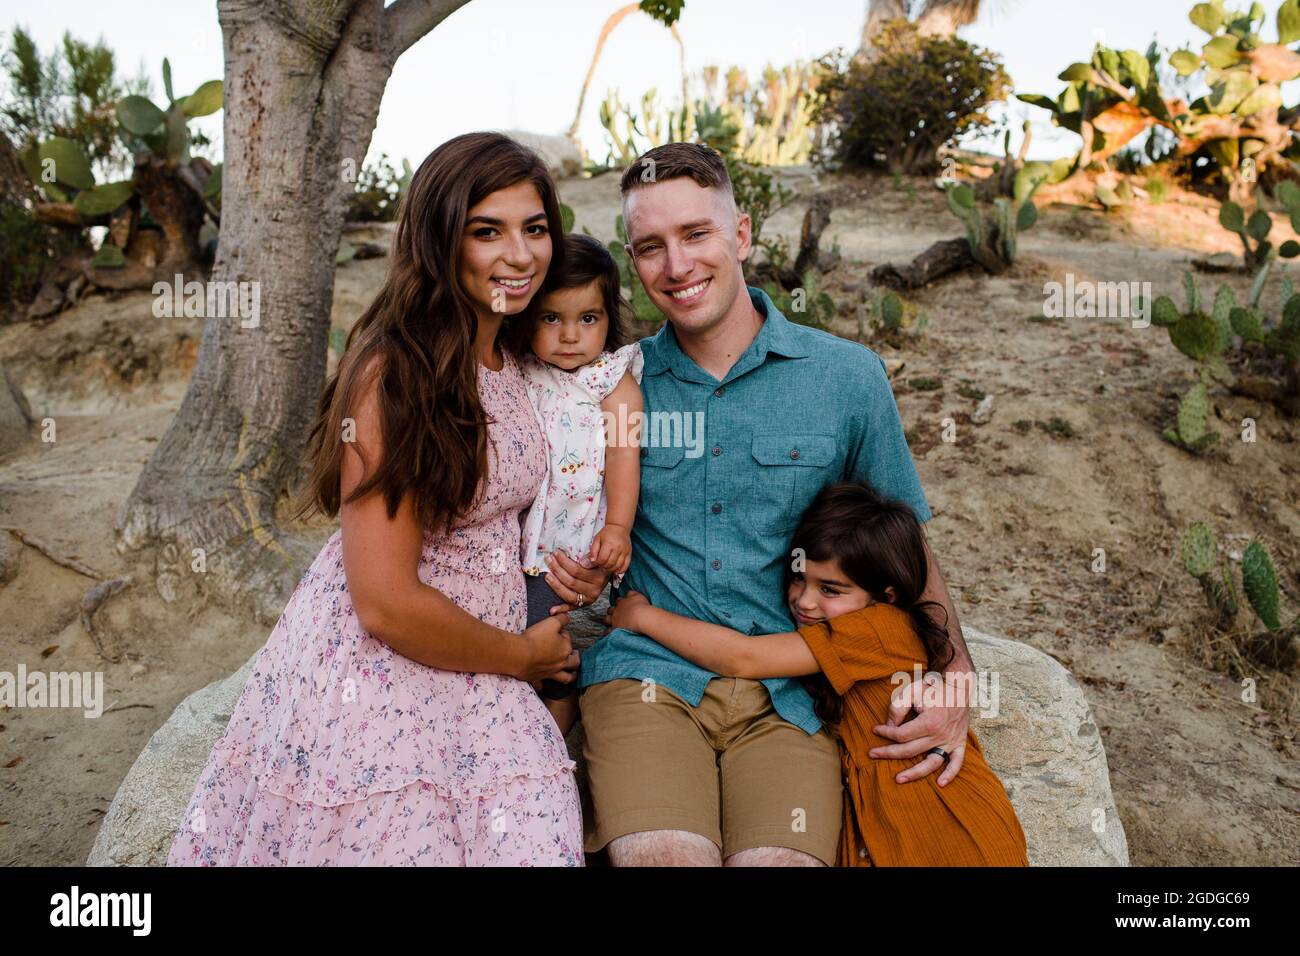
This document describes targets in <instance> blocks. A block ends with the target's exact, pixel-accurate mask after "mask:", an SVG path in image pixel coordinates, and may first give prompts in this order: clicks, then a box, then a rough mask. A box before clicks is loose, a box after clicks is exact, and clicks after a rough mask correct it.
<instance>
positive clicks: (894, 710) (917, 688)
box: [868, 672, 970, 787]
mask: <svg viewBox="0 0 1300 956" xmlns="http://www.w3.org/2000/svg"><path fill="white" fill-rule="evenodd" d="M966 686H970V685H968V684H966V683H965V681H964V675H962V674H960V673H953V672H949V673H948V674H944V675H942V680H941V675H938V674H934V673H930V674H927V675H926V676H925V677H924V678H923V679H922V680H919V681H909V682H908V683H907V684H904V685H903V686H902V687H900V688H899V689H898V690H896V691H895V692H894V698H893V702H892V703H891V704H890V705H889V716H888V717H887V718H886V720H885V723H883V724H877V725H876V726H875V727H873V728H872V730H874V731H875V732H876V733H878V734H879V735H880V736H882V737H887V738H889V739H890V740H893V741H896V743H893V744H890V745H888V746H885V747H875V748H873V749H871V750H870V751H868V755H869V756H871V757H876V758H895V759H897V758H902V757H917V756H921V755H923V754H925V752H926V751H927V750H929V749H930V748H932V747H942V748H943V749H944V750H946V751H947V752H948V761H947V763H948V766H947V767H944V771H943V773H941V774H940V775H939V786H941V787H943V786H947V784H948V782H949V781H951V780H952V779H953V778H954V777H955V776H957V774H958V773H959V772H960V771H961V765H962V761H963V760H964V759H965V757H966V731H967V729H968V728H969V727H970V707H969V701H967V700H966V699H965V693H964V690H963V688H964V687H966ZM927 698H928V701H927ZM936 698H938V699H937V700H936ZM912 711H916V716H915V717H913V718H912V719H911V720H908V721H907V722H906V723H904V722H903V721H904V720H906V718H907V715H908V714H909V713H911V712H912ZM943 766H944V759H943V758H942V757H940V756H939V755H938V754H928V755H925V756H924V757H923V759H921V760H919V761H917V763H916V764H915V765H914V766H911V767H909V768H908V769H906V770H904V771H902V772H901V773H899V774H898V776H896V777H895V778H894V780H895V782H897V783H908V782H909V781H912V780H919V779H921V778H922V777H925V776H928V775H930V774H931V773H934V771H936V770H938V769H939V768H940V767H943Z"/></svg>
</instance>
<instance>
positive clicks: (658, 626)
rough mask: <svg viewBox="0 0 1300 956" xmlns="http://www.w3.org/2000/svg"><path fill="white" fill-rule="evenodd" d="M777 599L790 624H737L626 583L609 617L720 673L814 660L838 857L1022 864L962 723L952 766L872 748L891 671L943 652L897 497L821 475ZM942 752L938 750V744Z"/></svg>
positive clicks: (759, 674)
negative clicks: (672, 607) (841, 792)
mask: <svg viewBox="0 0 1300 956" xmlns="http://www.w3.org/2000/svg"><path fill="white" fill-rule="evenodd" d="M790 548H791V553H792V554H795V555H797V556H799V557H798V559H797V560H796V561H794V562H792V565H794V566H793V567H790V566H787V569H786V602H787V605H788V608H789V611H790V616H791V618H792V619H793V620H794V621H795V622H796V624H797V626H798V630H797V631H792V632H790V633H787V634H768V635H763V636H754V637H749V636H746V635H745V634H742V633H740V632H739V631H733V630H731V629H729V628H724V627H719V626H717V625H715V624H709V623H706V622H703V621H696V620H692V619H690V618H686V617H681V616H679V615H676V614H672V613H669V612H667V611H664V610H662V609H660V608H655V607H652V606H651V605H650V604H649V603H648V602H647V601H646V599H645V597H644V595H641V594H638V593H637V592H635V591H632V592H629V593H628V595H626V596H624V597H623V598H622V599H621V600H619V601H618V602H617V603H616V604H615V606H614V609H613V613H612V615H611V617H612V621H613V626H614V627H625V628H628V629H630V630H633V631H637V632H639V633H642V634H646V635H648V636H649V637H652V638H654V639H655V640H656V641H658V642H659V643H661V644H663V645H664V646H665V647H668V648H670V649H671V650H673V651H675V652H676V653H678V654H680V655H681V656H683V657H685V658H687V659H688V660H692V661H694V662H695V663H697V664H699V665H700V666H701V667H707V668H708V669H710V670H712V671H713V672H715V673H716V674H719V675H720V676H723V677H743V678H749V679H758V678H764V677H797V676H803V675H810V674H816V675H818V676H817V677H816V678H813V679H810V680H809V681H807V682H806V684H807V685H808V687H809V690H810V692H811V693H812V694H813V697H814V699H815V701H816V704H817V713H818V715H819V716H820V717H821V718H822V720H823V721H825V722H826V724H827V725H828V727H830V728H831V730H832V732H833V733H835V734H836V736H838V737H839V739H840V745H841V758H842V763H843V768H844V774H845V777H846V781H847V784H848V789H847V791H846V793H845V799H844V816H843V823H842V829H841V836H840V851H839V865H840V866H871V865H875V866H1028V865H1029V861H1028V855H1027V848H1026V845H1025V835H1024V832H1023V831H1022V830H1021V827H1020V822H1019V820H1017V819H1016V814H1015V810H1014V809H1012V806H1011V801H1010V800H1009V799H1008V798H1007V794H1006V791H1005V790H1004V789H1003V787H1002V783H1001V781H999V780H998V778H997V777H996V776H995V775H994V773H993V771H992V770H991V769H989V766H988V763H987V762H986V761H985V760H984V754H983V751H982V750H981V749H980V744H979V741H978V740H977V739H976V737H975V733H974V731H969V732H968V733H967V736H966V751H965V756H964V761H963V763H962V765H961V769H960V772H959V773H958V774H957V776H956V777H954V778H953V779H952V780H951V781H949V782H948V783H947V784H946V785H945V786H943V787H940V786H939V785H938V775H937V773H931V774H930V775H928V776H925V777H921V778H919V779H915V780H912V781H909V782H907V783H901V784H900V783H897V782H896V777H897V775H898V774H899V773H900V772H902V771H903V770H906V769H907V768H908V767H911V766H914V765H915V764H916V762H917V759H916V758H914V757H913V758H905V759H883V758H881V759H873V758H872V757H870V756H868V752H869V751H870V750H871V749H873V748H875V747H884V746H888V745H890V744H892V743H893V741H891V740H889V739H887V738H885V737H882V736H880V735H879V734H877V733H875V732H874V729H873V728H875V727H876V726H879V725H883V724H885V723H886V719H887V717H888V714H889V705H890V702H891V699H892V693H893V690H894V685H895V684H896V683H897V682H898V681H899V679H900V675H902V677H903V679H906V678H910V677H911V675H912V674H913V668H914V667H915V666H916V665H918V664H920V665H921V666H922V667H923V668H927V669H931V670H941V669H942V668H943V667H945V666H946V665H947V664H948V663H949V662H950V661H951V659H952V646H951V643H950V641H949V638H948V634H947V631H946V630H945V629H944V628H943V627H941V626H939V625H938V624H937V623H936V622H934V621H933V620H932V619H931V618H930V616H929V615H928V613H926V611H925V605H927V604H930V603H932V602H929V601H922V600H921V595H922V593H923V592H924V591H925V584H926V577H927V569H928V563H927V557H926V551H925V542H924V536H923V532H922V530H921V526H920V524H918V523H917V520H916V517H915V515H913V513H912V511H911V509H910V508H908V507H907V505H905V504H902V503H900V502H894V501H887V500H884V499H882V498H880V497H879V496H878V495H877V494H876V493H875V492H874V491H872V490H871V488H870V487H868V486H867V485H865V484H862V483H859V482H841V483H839V484H834V485H830V486H828V487H827V488H824V489H823V490H822V491H821V492H820V494H818V496H817V497H816V498H815V499H814V500H813V502H812V504H811V505H809V507H808V510H807V511H806V512H805V513H804V515H803V518H802V520H801V521H800V523H799V526H798V528H797V529H796V530H795V533H794V537H793V539H792V540H791V542H790ZM941 755H942V754H941Z"/></svg>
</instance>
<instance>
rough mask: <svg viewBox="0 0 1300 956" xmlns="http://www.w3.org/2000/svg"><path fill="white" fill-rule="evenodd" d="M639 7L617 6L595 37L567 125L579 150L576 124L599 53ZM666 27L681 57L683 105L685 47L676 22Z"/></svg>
mask: <svg viewBox="0 0 1300 956" xmlns="http://www.w3.org/2000/svg"><path fill="white" fill-rule="evenodd" d="M640 9H641V4H639V3H629V4H628V5H627V6H625V7H619V9H617V10H615V11H614V12H613V13H611V14H610V15H609V19H608V20H606V21H605V25H604V26H603V27H601V28H600V36H599V37H597V38H596V49H595V51H594V52H593V53H592V54H591V63H590V64H588V66H587V75H586V76H585V77H583V80H582V92H581V93H579V94H578V108H577V110H575V111H574V114H573V125H571V126H570V127H569V133H568V136H569V139H570V140H572V141H573V144H574V145H575V146H577V147H578V148H579V150H581V149H582V145H581V144H580V143H579V142H578V124H579V123H581V122H582V107H583V105H584V104H585V103H586V102H587V90H588V89H589V88H590V86H591V78H592V76H593V75H595V73H596V64H597V63H599V62H600V54H601V52H602V51H603V50H604V49H605V41H606V40H608V39H609V35H610V34H611V33H613V32H614V28H615V27H616V26H618V25H619V24H620V23H622V22H623V20H625V19H626V18H627V16H628V15H629V14H633V13H636V12H637V11H638V10H640ZM668 29H669V30H670V31H672V35H673V39H674V40H676V41H677V52H678V55H679V57H680V59H681V69H682V104H683V106H685V104H686V102H687V90H686V47H685V46H684V45H683V44H682V37H681V34H680V33H678V32H677V24H675V23H674V24H672V25H670V26H669V27H668Z"/></svg>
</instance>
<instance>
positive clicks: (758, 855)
mask: <svg viewBox="0 0 1300 956" xmlns="http://www.w3.org/2000/svg"><path fill="white" fill-rule="evenodd" d="M722 865H723V866H825V865H826V864H825V863H823V862H822V861H821V860H819V859H817V857H815V856H813V855H812V854H811V853H804V852H803V851H802V850H793V849H791V848H790V847H788V846H756V847H752V848H751V849H748V850H741V851H740V852H739V853H733V854H731V856H729V857H727V859H726V861H725V862H724V863H723V864H722Z"/></svg>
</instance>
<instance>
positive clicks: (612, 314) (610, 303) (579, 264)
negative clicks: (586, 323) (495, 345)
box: [508, 232, 631, 355]
mask: <svg viewBox="0 0 1300 956" xmlns="http://www.w3.org/2000/svg"><path fill="white" fill-rule="evenodd" d="M589 282H595V283H598V285H599V288H600V298H601V304H602V305H604V307H605V314H606V315H607V316H609V325H608V327H607V328H606V330H605V344H604V346H602V348H603V350H604V351H606V352H614V351H617V350H618V349H620V348H622V347H623V346H624V345H627V344H628V342H629V341H631V340H630V338H629V336H628V322H627V316H628V313H629V311H630V307H629V306H628V305H627V303H626V302H625V301H624V299H623V289H622V276H620V275H619V271H618V263H617V262H615V261H614V257H613V256H611V255H610V254H609V250H608V249H606V248H605V247H604V246H603V245H601V242H600V240H599V239H596V238H595V237H594V236H588V235H585V234H584V233H579V232H571V233H569V234H568V235H566V236H565V237H564V266H563V267H562V268H559V269H557V268H556V267H555V266H554V265H552V266H551V268H550V269H549V270H547V273H546V281H545V282H543V283H542V287H541V289H540V290H539V291H538V293H537V295H535V296H533V300H532V301H531V302H530V303H528V308H527V309H525V310H524V313H523V315H521V316H519V317H518V318H514V319H511V321H510V330H509V338H508V342H509V344H510V350H511V351H512V352H513V353H514V354H515V355H523V354H524V353H526V352H527V351H528V350H529V349H530V348H532V342H533V332H534V331H535V329H536V328H537V321H538V318H539V317H540V315H541V302H542V298H543V297H544V296H545V295H546V294H547V293H548V292H555V291H557V290H559V289H576V288H579V287H581V286H584V285H587V284H588V283H589Z"/></svg>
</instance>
